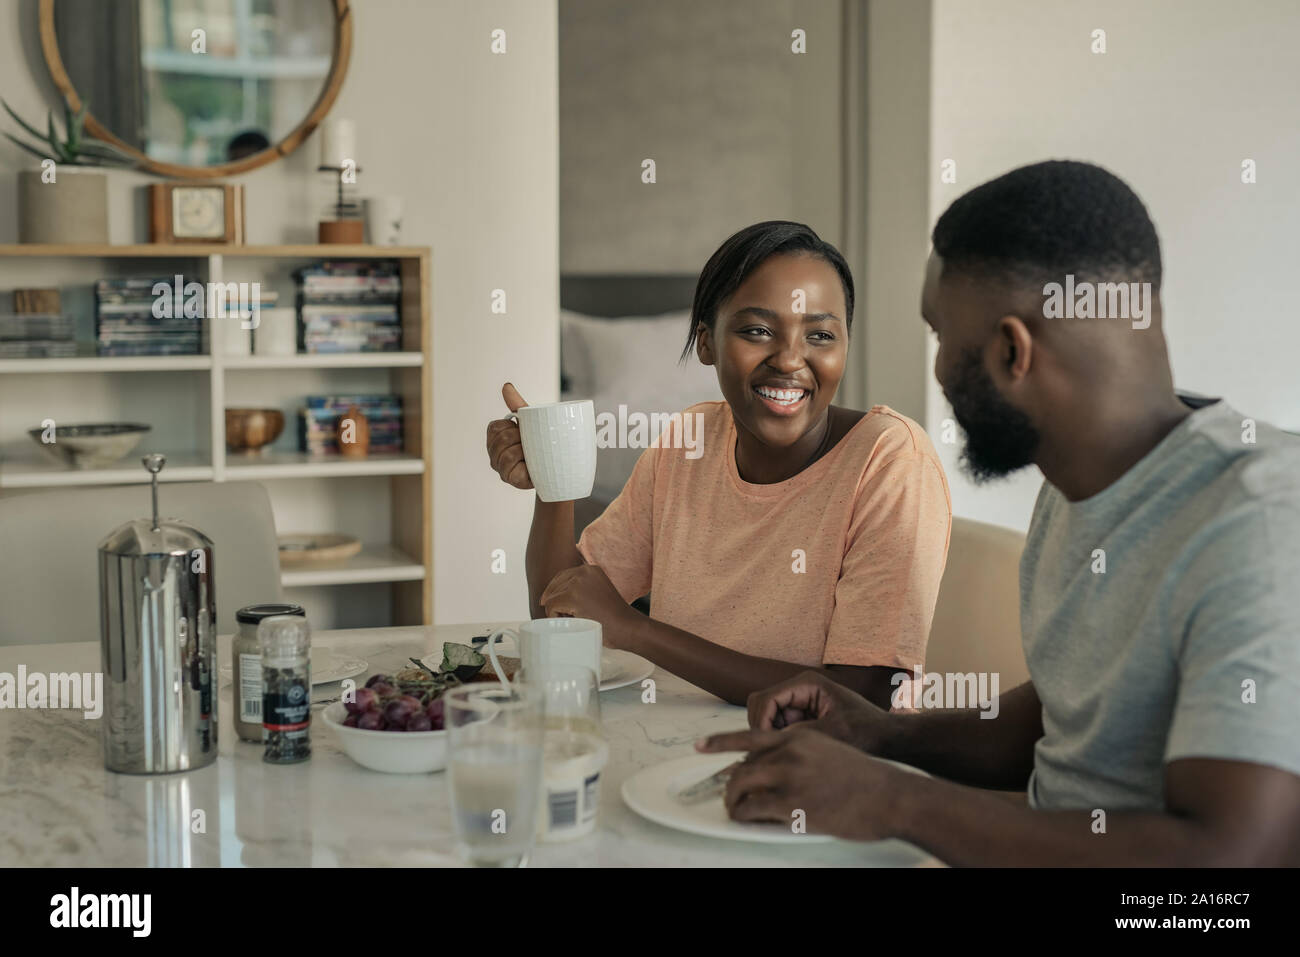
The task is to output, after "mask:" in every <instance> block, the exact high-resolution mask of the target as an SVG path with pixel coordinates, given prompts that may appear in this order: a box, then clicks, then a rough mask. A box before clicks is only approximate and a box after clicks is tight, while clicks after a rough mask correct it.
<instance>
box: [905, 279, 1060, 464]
mask: <svg viewBox="0 0 1300 957" xmlns="http://www.w3.org/2000/svg"><path fill="white" fill-rule="evenodd" d="M986 309H987V306H986V305H984V304H982V303H981V302H980V299H979V296H978V287H977V286H975V284H973V283H971V282H969V281H962V280H959V279H948V280H944V279H943V261H942V260H941V259H940V258H939V257H938V256H937V255H933V254H932V255H931V256H930V262H929V263H928V265H927V267H926V272H925V287H924V289H923V290H922V293H921V316H922V318H923V319H924V320H925V322H926V324H927V325H928V326H929V327H930V329H931V331H932V332H934V334H935V335H936V336H937V337H938V342H939V353H938V355H936V356H935V360H934V375H935V378H936V379H937V380H938V382H939V387H940V388H941V389H942V390H943V394H944V397H945V398H946V399H947V400H948V403H949V404H950V405H951V406H952V412H953V417H954V418H956V420H957V424H958V425H960V426H961V428H962V431H963V432H965V433H966V445H965V447H964V448H963V449H962V454H961V461H962V465H963V467H964V468H965V470H966V472H967V474H969V475H970V477H971V478H972V479H973V480H974V481H975V482H976V483H977V484H981V483H984V482H988V481H991V480H993V479H997V478H1002V477H1003V476H1006V475H1009V474H1011V473H1012V472H1015V471H1016V470H1018V469H1021V468H1024V467H1025V466H1026V465H1030V464H1032V463H1033V461H1034V455H1035V453H1036V452H1037V451H1038V445H1039V440H1040V436H1039V433H1038V430H1037V429H1036V428H1035V427H1034V424H1033V422H1032V420H1031V419H1030V418H1029V416H1028V415H1026V414H1025V413H1024V412H1022V411H1021V410H1020V409H1018V408H1016V407H1015V406H1014V405H1012V404H1011V403H1010V402H1008V401H1007V399H1005V398H1004V397H1003V395H1002V393H1001V391H999V389H998V386H997V383H996V382H994V380H993V377H992V376H991V375H990V374H989V370H988V368H987V366H986V365H985V362H986V358H988V359H989V360H990V361H991V357H995V356H996V355H997V353H998V350H997V349H996V344H995V343H993V344H991V343H989V342H988V341H987V338H988V337H987V330H988V329H989V328H990V324H989V323H988V322H987V319H986V318H985V317H982V315H981V313H982V311H984V310H986ZM981 340H984V341H981Z"/></svg>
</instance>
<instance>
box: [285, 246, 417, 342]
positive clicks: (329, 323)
mask: <svg viewBox="0 0 1300 957" xmlns="http://www.w3.org/2000/svg"><path fill="white" fill-rule="evenodd" d="M294 277H295V278H296V279H297V280H298V335H299V341H298V347H299V349H300V350H301V351H303V352H309V353H322V352H398V351H400V350H401V348H402V322H401V313H400V311H399V308H398V307H399V304H400V302H401V298H402V276H401V273H400V272H399V271H398V265H397V263H396V262H391V261H380V262H323V263H317V264H316V265H314V266H307V267H305V268H303V269H300V270H298V271H297V272H296V273H294Z"/></svg>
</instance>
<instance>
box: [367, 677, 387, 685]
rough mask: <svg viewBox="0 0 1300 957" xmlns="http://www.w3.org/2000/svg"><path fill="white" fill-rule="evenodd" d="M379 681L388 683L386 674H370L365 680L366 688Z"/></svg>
mask: <svg viewBox="0 0 1300 957" xmlns="http://www.w3.org/2000/svg"><path fill="white" fill-rule="evenodd" d="M381 682H382V683H383V684H388V683H389V681H388V675H371V676H370V677H369V678H368V679H367V680H366V687H367V688H373V687H374V686H375V685H377V684H379V683H381Z"/></svg>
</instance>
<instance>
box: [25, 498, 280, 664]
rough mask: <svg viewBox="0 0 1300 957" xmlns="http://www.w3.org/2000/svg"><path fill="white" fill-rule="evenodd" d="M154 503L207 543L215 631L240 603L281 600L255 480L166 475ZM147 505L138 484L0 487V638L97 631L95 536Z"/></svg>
mask: <svg viewBox="0 0 1300 957" xmlns="http://www.w3.org/2000/svg"><path fill="white" fill-rule="evenodd" d="M158 510H159V513H160V515H161V517H163V518H175V519H176V520H178V521H181V522H184V523H185V524H187V525H190V526H192V527H194V528H196V529H198V530H199V531H200V532H202V533H203V534H205V535H207V536H208V538H210V539H212V543H213V553H212V554H213V572H214V573H215V580H214V590H215V592H216V598H217V631H218V632H219V633H220V634H230V633H233V632H234V631H235V630H236V629H237V628H238V624H237V623H236V622H235V612H236V611H237V610H238V609H240V608H242V607H244V606H245V605H253V604H258V603H260V602H270V601H281V600H282V591H281V588H280V552H279V548H278V546H277V544H276V537H275V518H274V516H273V515H272V513H271V500H270V498H269V497H268V496H267V494H266V489H264V488H263V487H262V486H261V485H259V484H258V483H256V482H184V483H176V482H167V483H164V484H163V485H162V486H161V487H160V488H159V490H158ZM149 511H150V501H149V487H148V486H147V485H128V486H114V487H110V488H80V489H68V490H60V491H57V492H41V493H36V494H21V495H5V496H3V497H0V645H29V644H47V643H51V642H59V641H99V637H100V636H99V564H98V547H99V543H100V542H101V541H102V540H103V539H104V538H105V537H106V536H107V535H108V533H109V532H111V531H112V530H113V529H115V528H117V526H119V525H121V524H122V523H123V522H127V521H130V520H131V519H135V518H147V517H148V516H149Z"/></svg>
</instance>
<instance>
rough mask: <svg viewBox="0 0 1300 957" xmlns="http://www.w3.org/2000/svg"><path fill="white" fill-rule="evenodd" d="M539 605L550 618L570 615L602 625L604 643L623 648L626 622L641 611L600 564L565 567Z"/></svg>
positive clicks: (543, 595) (543, 594)
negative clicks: (632, 603)
mask: <svg viewBox="0 0 1300 957" xmlns="http://www.w3.org/2000/svg"><path fill="white" fill-rule="evenodd" d="M538 604H540V605H541V606H542V608H543V609H545V611H546V617H547V618H557V617H562V616H569V617H573V618H590V619H591V620H593V621H598V622H600V624H601V630H602V632H603V634H604V638H605V644H606V645H607V646H608V647H610V648H621V647H623V645H622V644H621V643H620V642H621V641H622V640H623V636H624V635H625V629H624V627H623V626H624V625H625V624H626V623H628V622H631V621H633V620H634V619H633V618H632V617H631V616H632V615H639V614H640V613H639V612H638V611H637V610H636V609H635V608H633V607H632V606H631V605H629V604H628V603H627V602H625V601H624V600H623V596H622V595H620V594H619V593H618V589H617V588H615V587H614V583H613V582H612V581H610V580H609V576H608V575H606V574H605V572H604V570H603V569H601V567H600V566H599V565H585V564H584V565H575V566H573V567H572V568H566V569H564V571H562V572H560V573H559V574H558V575H556V576H555V577H554V578H552V579H551V583H550V584H549V585H547V586H546V590H545V591H544V592H542V597H541V598H540V599H538Z"/></svg>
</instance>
